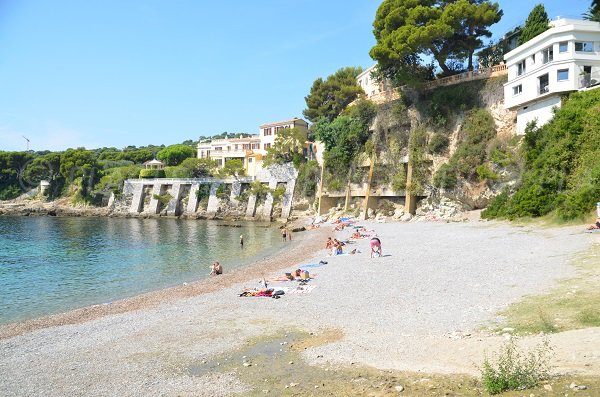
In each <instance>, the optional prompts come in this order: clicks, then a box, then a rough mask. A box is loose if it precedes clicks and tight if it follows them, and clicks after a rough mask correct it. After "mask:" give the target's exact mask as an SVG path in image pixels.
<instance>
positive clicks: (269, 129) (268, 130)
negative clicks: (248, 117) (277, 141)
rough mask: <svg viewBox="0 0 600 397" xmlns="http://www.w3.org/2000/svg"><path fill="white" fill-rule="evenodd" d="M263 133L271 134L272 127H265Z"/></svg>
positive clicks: (265, 134)
mask: <svg viewBox="0 0 600 397" xmlns="http://www.w3.org/2000/svg"><path fill="white" fill-rule="evenodd" d="M263 134H264V136H268V135H271V134H272V132H271V128H265V129H264V130H263Z"/></svg>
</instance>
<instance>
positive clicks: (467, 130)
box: [374, 77, 522, 217]
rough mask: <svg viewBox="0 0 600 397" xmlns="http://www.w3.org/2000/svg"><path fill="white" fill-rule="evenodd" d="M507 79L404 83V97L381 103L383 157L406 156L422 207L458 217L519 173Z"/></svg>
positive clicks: (379, 122)
mask: <svg viewBox="0 0 600 397" xmlns="http://www.w3.org/2000/svg"><path fill="white" fill-rule="evenodd" d="M504 82H505V78H504V77H496V78H492V79H488V80H478V81H472V82H468V83H463V84H457V85H453V86H445V87H439V88H436V89H433V90H429V91H420V92H419V91H416V90H405V91H404V93H403V98H402V99H401V100H399V101H396V102H395V103H393V104H388V105H386V106H381V107H380V109H379V112H378V115H377V119H376V123H375V128H374V129H375V131H374V135H376V136H377V138H376V139H378V140H379V141H380V142H384V144H383V145H381V146H382V147H384V149H383V151H384V152H385V155H382V156H380V157H395V156H398V155H405V154H407V155H408V157H409V162H410V164H411V166H412V172H413V175H412V178H413V180H412V181H411V182H412V183H410V182H409V183H407V184H406V186H405V188H406V190H407V191H408V192H413V193H415V194H416V195H417V196H419V197H420V198H421V200H420V201H419V204H418V208H417V214H420V215H426V214H431V213H433V214H435V216H439V217H455V216H458V215H457V214H460V212H462V211H465V210H472V209H480V208H484V207H486V206H487V205H488V203H489V202H490V200H491V199H492V198H494V197H495V196H497V195H498V194H500V192H501V191H502V190H503V189H505V188H506V187H507V186H510V185H513V184H514V183H515V182H516V180H517V179H518V178H519V175H520V174H521V171H522V162H521V160H520V155H519V153H518V146H519V141H520V139H519V137H516V113H515V112H511V111H509V110H506V109H505V108H504V92H503V83H504ZM398 147H399V148H400V149H398ZM388 171H390V170H388ZM390 172H392V173H393V171H390ZM384 182H389V179H388V180H384ZM411 185H412V186H411Z"/></svg>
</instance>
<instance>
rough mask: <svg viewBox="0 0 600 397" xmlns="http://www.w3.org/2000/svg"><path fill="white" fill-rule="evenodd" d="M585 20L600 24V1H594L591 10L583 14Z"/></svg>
mask: <svg viewBox="0 0 600 397" xmlns="http://www.w3.org/2000/svg"><path fill="white" fill-rule="evenodd" d="M583 18H584V19H587V20H589V21H596V22H600V0H593V1H592V5H591V6H590V9H589V10H587V12H586V13H584V14H583Z"/></svg>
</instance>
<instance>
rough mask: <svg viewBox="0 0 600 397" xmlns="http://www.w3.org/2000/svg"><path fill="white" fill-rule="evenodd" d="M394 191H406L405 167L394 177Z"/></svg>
mask: <svg viewBox="0 0 600 397" xmlns="http://www.w3.org/2000/svg"><path fill="white" fill-rule="evenodd" d="M392 189H393V190H394V192H396V193H399V192H402V191H403V190H405V189H406V172H404V167H402V169H401V170H400V171H398V172H397V173H396V174H394V176H392Z"/></svg>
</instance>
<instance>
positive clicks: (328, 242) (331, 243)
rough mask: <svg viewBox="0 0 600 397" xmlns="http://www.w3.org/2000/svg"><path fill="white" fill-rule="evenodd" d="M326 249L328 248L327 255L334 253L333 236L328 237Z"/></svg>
mask: <svg viewBox="0 0 600 397" xmlns="http://www.w3.org/2000/svg"><path fill="white" fill-rule="evenodd" d="M325 249H326V250H327V255H329V256H331V255H333V240H332V239H331V237H327V242H326V243H325Z"/></svg>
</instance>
